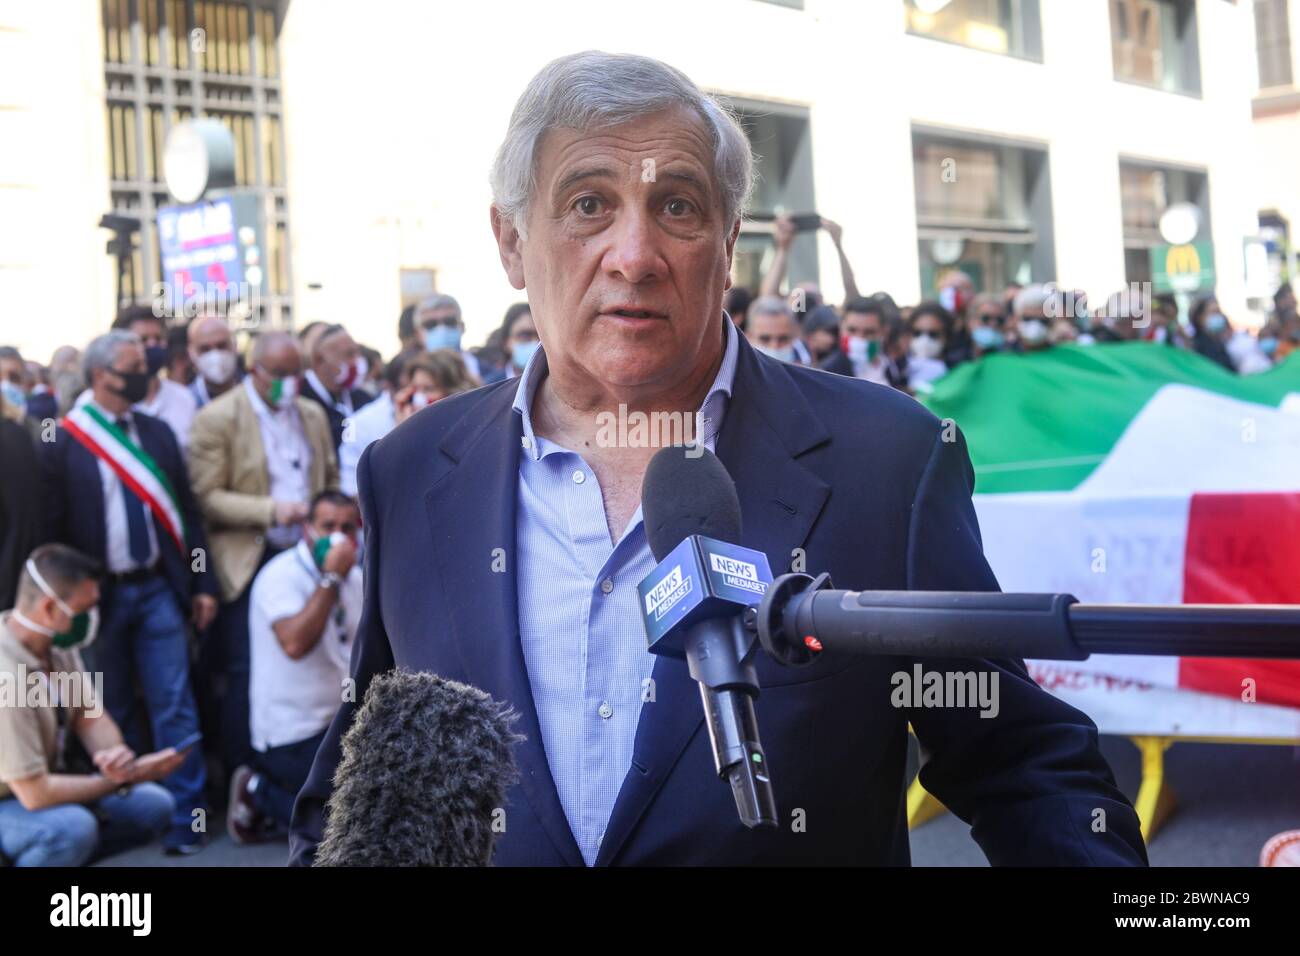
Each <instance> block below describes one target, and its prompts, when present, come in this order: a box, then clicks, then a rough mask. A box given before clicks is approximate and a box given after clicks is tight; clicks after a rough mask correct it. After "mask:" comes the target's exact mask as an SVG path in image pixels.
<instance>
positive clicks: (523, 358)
mask: <svg viewBox="0 0 1300 956" xmlns="http://www.w3.org/2000/svg"><path fill="white" fill-rule="evenodd" d="M541 347H542V343H541V342H538V341H532V342H516V343H515V345H514V348H512V349H511V350H510V361H511V363H512V364H513V365H514V367H515V368H518V369H522V368H524V367H526V366H527V365H528V360H529V359H531V358H532V357H533V353H534V352H536V351H537V350H538V349H539V348H541Z"/></svg>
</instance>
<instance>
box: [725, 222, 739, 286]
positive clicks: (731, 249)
mask: <svg viewBox="0 0 1300 956" xmlns="http://www.w3.org/2000/svg"><path fill="white" fill-rule="evenodd" d="M738 238H740V217H739V216H737V217H736V223H735V225H733V226H732V227H731V235H729V236H728V237H727V281H726V283H725V284H724V285H723V286H722V291H723V292H726V291H727V290H728V289H730V288H731V258H732V256H733V255H734V254H735V251H736V240H737V239H738Z"/></svg>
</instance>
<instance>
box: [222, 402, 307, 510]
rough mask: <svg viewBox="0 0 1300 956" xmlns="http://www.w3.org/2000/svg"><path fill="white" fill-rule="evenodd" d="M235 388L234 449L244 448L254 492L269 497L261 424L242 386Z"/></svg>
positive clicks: (269, 477) (269, 488)
mask: <svg viewBox="0 0 1300 956" xmlns="http://www.w3.org/2000/svg"><path fill="white" fill-rule="evenodd" d="M235 387H236V388H238V389H239V395H238V397H237V398H236V400H235V433H234V438H235V442H236V447H241V446H242V447H243V448H245V449H246V452H245V453H246V454H247V455H248V457H249V458H250V459H251V461H249V462H248V471H249V474H251V475H253V476H254V479H255V481H256V484H255V485H254V489H255V492H256V493H258V494H263V495H269V494H270V493H271V473H270V472H269V471H267V467H268V466H267V463H266V449H265V448H264V447H263V445H262V423H261V422H260V421H259V420H258V418H257V409H255V408H254V407H253V400H252V399H251V398H249V397H248V392H247V390H246V389H245V387H244V384H243V383H242V382H240V383H239V384H238V385H236V386H235ZM313 457H314V456H313ZM315 468H316V462H315V461H314V460H313V462H312V469H313V470H314V469H315ZM312 490H313V491H315V490H316V486H315V485H313V486H312Z"/></svg>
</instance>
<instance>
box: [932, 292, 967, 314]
mask: <svg viewBox="0 0 1300 956" xmlns="http://www.w3.org/2000/svg"><path fill="white" fill-rule="evenodd" d="M969 301H970V297H969V296H968V295H967V293H966V292H964V291H963V290H961V289H958V288H957V286H955V285H950V286H948V287H947V288H946V289H940V290H939V304H940V305H941V306H943V307H944V308H945V309H947V310H948V311H949V312H955V313H960V312H961V311H962V310H964V309H965V308H966V304H967V303H968V302H969Z"/></svg>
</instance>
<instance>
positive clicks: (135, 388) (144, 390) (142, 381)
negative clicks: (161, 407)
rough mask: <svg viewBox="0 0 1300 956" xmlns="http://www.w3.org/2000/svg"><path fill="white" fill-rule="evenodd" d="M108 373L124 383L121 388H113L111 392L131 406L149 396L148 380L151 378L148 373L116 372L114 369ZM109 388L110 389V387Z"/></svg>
mask: <svg viewBox="0 0 1300 956" xmlns="http://www.w3.org/2000/svg"><path fill="white" fill-rule="evenodd" d="M109 371H110V372H112V373H113V374H114V375H116V376H117V377H118V378H120V379H122V381H123V382H124V383H125V384H124V385H123V386H122V387H121V388H114V389H113V391H114V392H116V393H117V394H118V395H121V396H122V397H123V398H125V399H126V400H127V401H128V402H130V403H131V404H132V405H134V404H135V403H136V402H142V401H144V397H145V396H146V395H148V394H149V380H150V379H151V378H153V376H152V375H150V374H149V373H148V372H118V371H116V370H114V369H109ZM109 387H110V388H112V386H109Z"/></svg>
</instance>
